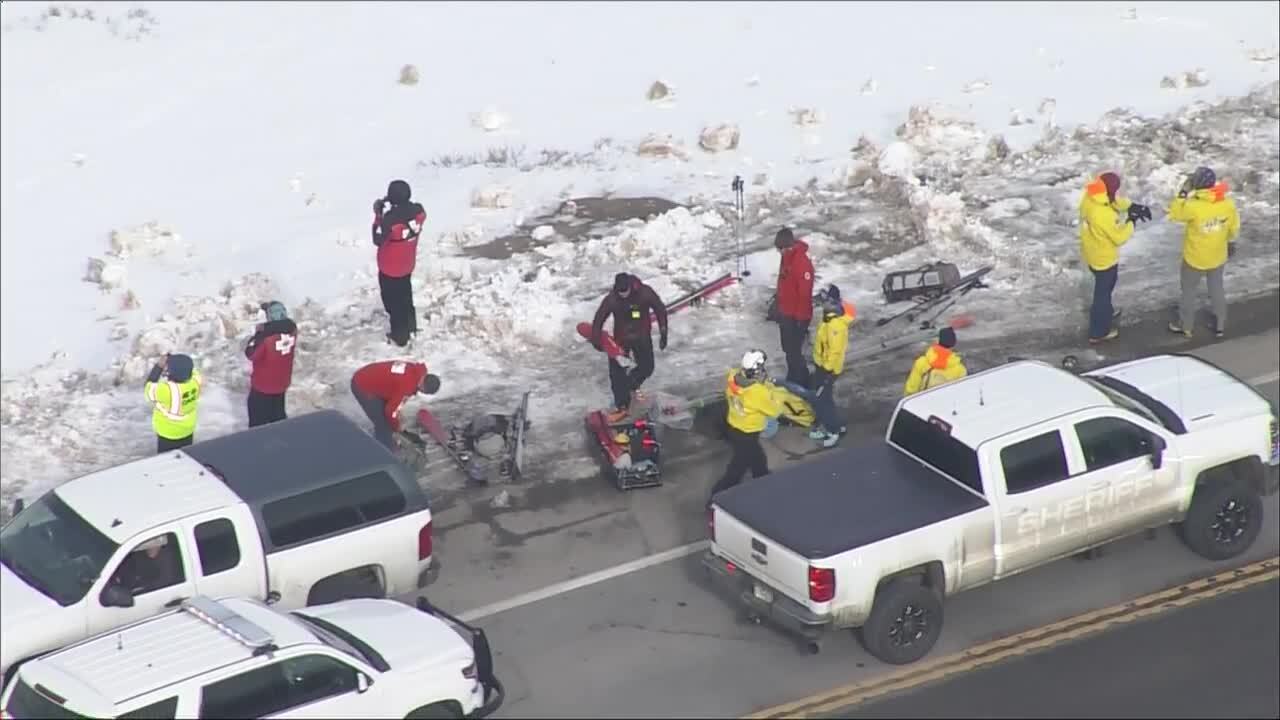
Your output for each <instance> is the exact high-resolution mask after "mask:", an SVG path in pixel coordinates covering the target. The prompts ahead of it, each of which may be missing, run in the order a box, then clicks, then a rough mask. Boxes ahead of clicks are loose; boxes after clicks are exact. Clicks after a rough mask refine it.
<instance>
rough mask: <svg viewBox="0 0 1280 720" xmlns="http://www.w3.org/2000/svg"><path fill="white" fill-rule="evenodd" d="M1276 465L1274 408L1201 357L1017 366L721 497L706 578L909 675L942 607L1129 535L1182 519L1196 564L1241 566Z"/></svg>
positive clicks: (749, 604)
mask: <svg viewBox="0 0 1280 720" xmlns="http://www.w3.org/2000/svg"><path fill="white" fill-rule="evenodd" d="M1278 463H1280V440H1278V439H1277V428H1276V417H1275V415H1274V411H1273V408H1272V407H1271V405H1270V404H1269V403H1268V402H1267V401H1266V400H1265V399H1264V398H1263V397H1262V396H1261V395H1259V394H1258V393H1257V392H1256V391H1255V390H1254V389H1253V388H1251V387H1249V386H1248V385H1246V384H1245V383H1243V382H1241V381H1240V380H1238V379H1236V378H1234V377H1232V376H1231V375H1230V374H1228V373H1226V372H1225V371H1223V370H1221V369H1220V368H1217V367H1215V366H1214V365H1211V364H1209V363H1207V362H1205V361H1203V360H1200V359H1197V358H1195V357H1191V356H1187V355H1159V356H1154V357H1148V358H1144V359H1141V360H1135V361H1133V362H1127V363H1123V364H1119V365H1114V366H1111V367H1106V368H1102V369H1100V370H1095V371H1093V372H1089V373H1086V374H1084V375H1074V374H1072V373H1070V372H1067V371H1066V370H1062V369H1059V368H1056V367H1053V366H1052V365H1048V364H1045V363H1041V362H1035V361H1022V362H1014V363H1010V364H1007V365H1002V366H1000V367H997V368H994V369H991V370H988V371H986V372H982V373H978V374H975V375H972V376H970V377H968V378H966V379H963V380H959V381H955V382H952V383H949V384H946V385H942V386H940V387H937V388H934V389H932V390H928V391H926V392H922V393H919V394H917V395H913V396H910V397H907V398H904V399H903V400H901V401H900V402H899V403H898V405H897V408H896V409H895V411H894V413H893V417H892V419H891V420H890V423H889V428H888V430H887V432H886V436H885V440H884V442H883V443H881V442H877V443H874V444H871V445H863V446H855V447H851V448H848V449H845V450H841V451H837V452H835V453H832V454H829V455H826V456H823V457H821V459H817V460H814V461H811V462H807V463H804V464H801V465H795V466H791V467H787V468H784V469H782V470H780V471H777V472H775V473H773V474H772V475H768V476H766V477H763V478H760V479H757V480H750V481H748V482H745V483H743V484H741V485H739V486H737V487H734V488H731V489H729V490H726V491H724V492H721V493H718V494H717V495H716V496H715V498H714V499H713V502H712V506H711V508H710V509H709V510H708V525H709V530H710V532H711V545H710V549H709V550H708V552H707V553H706V554H705V555H704V557H703V566H704V567H705V568H706V570H707V572H708V575H709V576H710V578H711V579H712V580H713V581H714V582H715V583H716V584H717V585H720V586H722V587H727V588H728V589H730V591H731V592H732V593H733V595H734V597H735V600H736V601H737V602H738V603H740V604H741V605H742V606H743V607H744V608H745V611H746V613H747V614H748V616H749V617H750V618H752V619H756V620H760V619H768V620H770V621H772V622H774V623H776V624H778V625H781V626H782V627H784V628H786V629H788V630H790V631H792V632H794V633H796V634H798V635H799V636H800V637H801V638H803V639H804V641H805V645H806V647H807V648H808V650H809V651H810V652H818V651H819V650H820V645H819V640H820V638H821V636H822V634H823V632H824V631H826V630H827V629H829V628H857V629H858V635H859V636H860V640H861V642H862V644H863V646H864V647H865V648H866V649H867V651H868V652H870V653H871V655H873V656H875V657H876V658H878V659H880V660H882V661H884V662H886V663H892V664H906V663H911V662H914V661H916V660H918V659H920V658H922V657H924V656H925V655H926V654H927V653H928V652H929V650H930V649H932V647H933V645H934V643H935V642H936V641H937V639H938V637H939V634H940V632H941V630H942V620H943V611H942V607H943V599H944V598H945V597H946V596H948V595H953V594H955V593H958V592H962V591H964V590H969V589H972V588H975V587H978V586H981V585H984V584H986V583H989V582H991V581H993V580H1002V579H1004V578H1007V577H1009V576H1011V575H1015V574H1017V573H1020V572H1023V571H1025V570H1029V569H1031V568H1034V567H1036V566H1039V565H1043V564H1045V563H1048V562H1051V561H1053V560H1055V559H1058V558H1062V557H1064V556H1068V555H1072V554H1075V553H1078V552H1080V551H1082V550H1086V549H1089V548H1092V547H1095V546H1098V545H1101V544H1104V543H1107V542H1109V541H1112V540H1115V539H1117V538H1120V537H1124V536H1127V535H1131V534H1134V533H1139V532H1142V531H1143V530H1145V529H1148V528H1156V527H1159V526H1161V525H1165V524H1168V523H1176V524H1177V528H1178V531H1179V534H1180V535H1181V537H1182V539H1183V540H1184V542H1185V543H1186V544H1187V545H1188V546H1189V547H1190V548H1191V549H1192V550H1193V551H1195V552H1196V553H1197V554H1199V555H1201V556H1203V557H1205V558H1208V559H1210V560H1226V559H1228V558H1232V557H1235V556H1237V555H1239V554H1240V553H1242V552H1244V551H1245V550H1246V549H1248V548H1249V546H1250V545H1251V544H1252V543H1253V541H1254V539H1255V538H1257V536H1258V531H1259V529H1260V525H1261V523H1262V521H1263V506H1262V501H1261V499H1260V497H1261V496H1262V495H1269V494H1272V493H1274V492H1275V491H1276V489H1277V465H1278Z"/></svg>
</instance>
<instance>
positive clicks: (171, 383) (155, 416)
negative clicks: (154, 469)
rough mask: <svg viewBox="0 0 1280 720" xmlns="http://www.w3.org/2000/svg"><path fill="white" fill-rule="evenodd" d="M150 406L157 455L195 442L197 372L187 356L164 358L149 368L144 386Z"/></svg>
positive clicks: (198, 392) (198, 385) (198, 400)
mask: <svg viewBox="0 0 1280 720" xmlns="http://www.w3.org/2000/svg"><path fill="white" fill-rule="evenodd" d="M145 391H146V396H147V401H148V402H150V403H151V428H152V429H153V430H155V432H156V453H162V452H167V451H169V450H176V449H178V448H181V447H186V446H188V445H190V444H191V443H192V442H194V441H195V434H196V405H197V404H198V403H199V402H200V371H199V370H197V369H196V367H195V363H194V362H193V361H192V360H191V356H189V355H181V354H176V355H165V356H164V357H163V358H161V359H160V362H158V363H156V365H155V367H153V368H151V373H150V374H149V375H147V384H146V386H145Z"/></svg>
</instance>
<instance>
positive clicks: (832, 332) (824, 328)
mask: <svg viewBox="0 0 1280 720" xmlns="http://www.w3.org/2000/svg"><path fill="white" fill-rule="evenodd" d="M818 299H819V303H820V305H821V306H822V322H821V323H819V325H818V334H817V336H816V337H815V338H814V341H813V373H812V375H811V380H810V390H809V392H808V393H807V394H808V397H806V396H805V395H801V397H804V399H805V400H807V401H808V402H809V404H810V405H811V406H812V407H813V412H814V414H815V415H817V419H818V422H817V423H816V424H815V425H814V427H813V429H812V430H810V431H809V438H810V439H811V440H815V441H817V442H819V443H821V444H822V446H823V447H832V446H833V445H835V444H836V443H838V442H840V435H841V434H842V433H843V432H844V431H845V425H844V420H843V419H842V418H841V417H840V413H839V411H838V410H837V409H836V399H835V382H836V378H838V377H840V374H841V373H842V372H844V354H845V350H847V349H848V347H849V326H850V325H852V324H853V321H854V319H855V318H856V317H857V315H858V313H857V310H856V309H855V308H854V307H853V303H851V302H845V301H844V300H842V299H841V297H840V288H838V287H836V286H835V285H828V286H827V288H826V289H825V290H823V291H822V292H820V293H818Z"/></svg>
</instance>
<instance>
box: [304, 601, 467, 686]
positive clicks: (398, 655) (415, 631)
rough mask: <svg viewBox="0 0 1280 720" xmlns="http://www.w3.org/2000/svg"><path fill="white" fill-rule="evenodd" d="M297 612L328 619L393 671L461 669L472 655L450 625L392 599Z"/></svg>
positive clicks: (321, 606)
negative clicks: (452, 666)
mask: <svg viewBox="0 0 1280 720" xmlns="http://www.w3.org/2000/svg"><path fill="white" fill-rule="evenodd" d="M296 612H297V613H298V614H300V615H307V616H310V617H315V618H320V619H322V620H327V621H329V622H331V623H333V624H334V625H337V626H338V627H340V628H342V629H343V630H346V631H347V632H349V633H351V634H352V635H354V636H356V637H358V638H360V639H361V640H363V641H364V642H366V643H368V644H369V645H370V646H372V647H373V649H374V650H377V651H378V653H379V654H380V655H382V657H383V659H385V660H386V661H387V664H388V665H390V666H391V670H392V672H396V671H399V670H406V669H410V668H416V667H424V666H427V667H441V666H445V667H447V666H449V665H456V666H457V667H458V668H459V670H461V668H463V667H465V666H467V665H470V664H471V662H472V660H473V659H474V657H475V653H474V652H473V651H472V650H471V645H470V644H469V643H467V642H466V641H465V640H463V639H462V636H461V635H459V634H458V632H457V631H456V630H454V629H453V627H452V626H451V625H449V624H448V623H446V622H444V621H443V620H441V619H439V618H437V617H434V616H432V615H428V614H426V613H424V612H422V611H420V610H418V609H416V608H414V607H411V606H409V605H405V604H404V603H401V602H397V601H395V600H379V599H368V598H366V599H356V600H343V601H341V602H336V603H330V604H327V605H320V606H316V607H309V608H305V609H302V610H298V611H296Z"/></svg>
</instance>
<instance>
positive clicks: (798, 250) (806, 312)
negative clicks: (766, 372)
mask: <svg viewBox="0 0 1280 720" xmlns="http://www.w3.org/2000/svg"><path fill="white" fill-rule="evenodd" d="M773 246H774V247H775V248H777V249H778V253H779V254H780V255H782V259H781V261H780V262H779V264H778V334H779V336H780V338H781V341H782V352H783V353H784V354H785V355H786V357H787V380H788V381H789V382H793V383H796V384H797V385H801V386H803V387H808V386H809V366H808V365H807V364H806V363H805V359H804V339H805V337H806V336H807V335H808V334H809V323H810V322H811V321H812V320H813V263H812V262H810V260H809V245H808V243H806V242H805V241H803V240H797V239H796V236H795V234H794V233H792V232H791V228H785V227H784V228H782V229H781V230H779V231H778V234H777V235H776V236H774V238H773Z"/></svg>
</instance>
